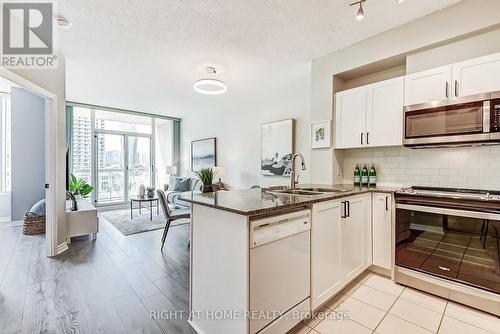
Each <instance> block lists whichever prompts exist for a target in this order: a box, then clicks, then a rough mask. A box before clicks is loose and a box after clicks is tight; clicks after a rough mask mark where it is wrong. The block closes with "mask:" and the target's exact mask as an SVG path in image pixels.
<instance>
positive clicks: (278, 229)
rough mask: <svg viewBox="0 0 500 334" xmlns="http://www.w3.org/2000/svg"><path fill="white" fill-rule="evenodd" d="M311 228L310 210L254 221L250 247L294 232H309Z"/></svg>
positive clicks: (251, 227) (251, 228) (251, 226)
mask: <svg viewBox="0 0 500 334" xmlns="http://www.w3.org/2000/svg"><path fill="white" fill-rule="evenodd" d="M310 229H311V219H310V212H309V210H303V211H300V212H294V213H291V214H285V215H280V216H275V217H270V218H266V219H262V220H257V221H253V222H251V224H250V248H255V247H259V246H263V245H265V244H268V243H271V242H275V241H278V240H280V239H284V238H286V237H289V236H291V235H294V234H298V233H302V232H308V231H309V230H310Z"/></svg>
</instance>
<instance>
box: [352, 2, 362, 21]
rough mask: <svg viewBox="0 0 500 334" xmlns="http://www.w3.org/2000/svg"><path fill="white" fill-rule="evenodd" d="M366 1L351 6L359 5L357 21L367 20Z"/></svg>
mask: <svg viewBox="0 0 500 334" xmlns="http://www.w3.org/2000/svg"><path fill="white" fill-rule="evenodd" d="M365 2H366V0H360V1H356V2H353V3H351V4H350V5H349V6H357V5H359V9H358V13H357V14H356V20H358V21H361V20H362V19H364V18H365V11H364V9H363V3H365Z"/></svg>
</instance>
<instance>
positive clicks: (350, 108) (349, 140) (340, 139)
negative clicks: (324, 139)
mask: <svg viewBox="0 0 500 334" xmlns="http://www.w3.org/2000/svg"><path fill="white" fill-rule="evenodd" d="M335 124H336V126H335V148H355V147H363V146H364V144H365V142H366V138H365V129H366V87H365V86H364V87H359V88H354V89H350V90H346V91H343V92H339V93H337V94H335Z"/></svg>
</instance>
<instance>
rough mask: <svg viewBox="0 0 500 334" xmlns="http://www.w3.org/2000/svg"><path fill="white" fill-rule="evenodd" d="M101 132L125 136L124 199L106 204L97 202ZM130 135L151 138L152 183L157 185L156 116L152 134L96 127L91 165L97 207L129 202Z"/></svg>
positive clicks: (153, 121) (93, 199) (93, 117)
mask: <svg viewBox="0 0 500 334" xmlns="http://www.w3.org/2000/svg"><path fill="white" fill-rule="evenodd" d="M91 119H92V122H93V124H95V113H94V112H92V117H91ZM93 128H94V127H93ZM99 134H110V135H120V136H123V166H124V169H123V171H124V177H123V178H124V200H123V201H121V202H118V201H117V202H111V203H104V204H99V203H97V193H98V192H99V189H98V187H99V184H98V182H97V136H98V135H99ZM130 137H142V138H149V156H150V170H149V172H150V177H151V184H152V186H153V187H156V177H155V142H154V138H155V120H154V118H153V119H152V132H151V134H145V133H136V132H127V131H116V130H100V129H94V132H93V133H92V137H91V141H92V143H91V145H92V148H91V150H92V154H91V155H92V160H93V161H94V163H93V164H92V166H91V170H92V171H91V174H92V183H93V184H95V185H96V187H97V189H96V191H94V192H92V202H93V203H94V205H95V206H96V207H107V206H116V205H122V204H127V203H129V190H128V181H129V180H128V179H129V177H128V172H129V166H128V154H129V145H128V144H129V138H130Z"/></svg>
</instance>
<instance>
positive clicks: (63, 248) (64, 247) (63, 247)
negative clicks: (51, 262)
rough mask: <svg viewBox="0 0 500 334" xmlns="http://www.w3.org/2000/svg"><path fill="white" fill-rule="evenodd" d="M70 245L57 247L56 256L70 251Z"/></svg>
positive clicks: (64, 244) (65, 244)
mask: <svg viewBox="0 0 500 334" xmlns="http://www.w3.org/2000/svg"><path fill="white" fill-rule="evenodd" d="M68 248H69V247H68V244H67V243H66V242H63V243H62V244H60V245H59V246H57V247H56V254H54V255H59V254H61V253H63V252H65V251H66V250H68Z"/></svg>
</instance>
